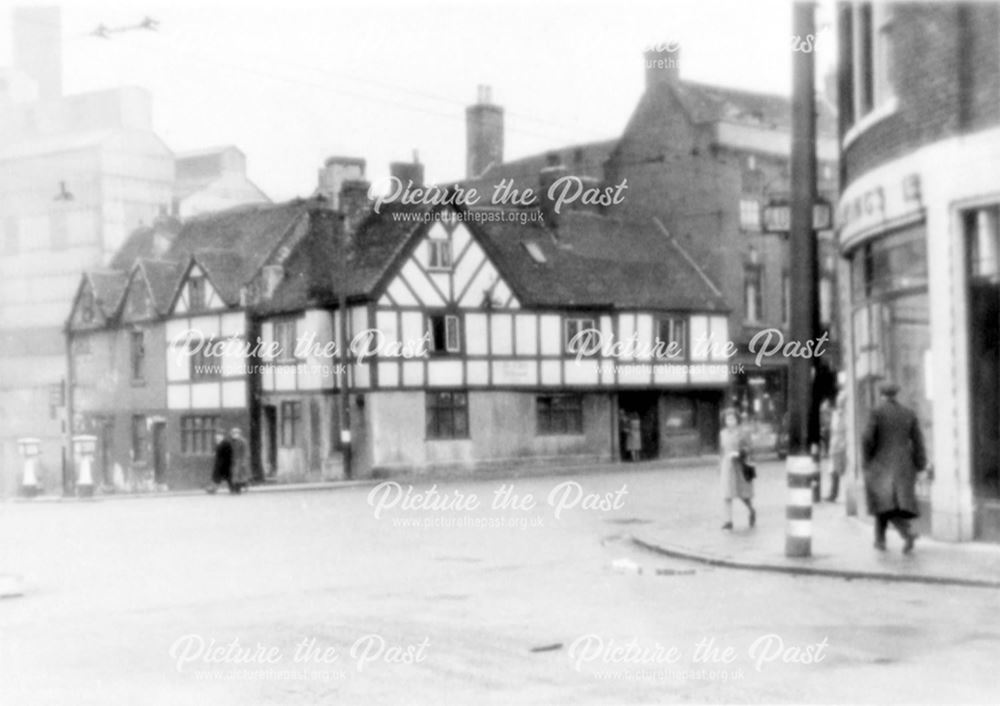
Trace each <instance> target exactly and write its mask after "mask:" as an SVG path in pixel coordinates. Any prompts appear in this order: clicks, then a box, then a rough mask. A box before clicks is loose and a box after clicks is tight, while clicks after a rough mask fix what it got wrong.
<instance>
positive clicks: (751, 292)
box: [743, 264, 764, 324]
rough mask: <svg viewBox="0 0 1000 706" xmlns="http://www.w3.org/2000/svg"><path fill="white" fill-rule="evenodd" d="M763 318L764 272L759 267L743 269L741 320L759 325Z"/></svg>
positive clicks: (745, 267) (749, 265)
mask: <svg viewBox="0 0 1000 706" xmlns="http://www.w3.org/2000/svg"><path fill="white" fill-rule="evenodd" d="M763 317H764V270H763V268H762V267H761V266H760V265H755V264H748V265H745V266H744V268H743V320H744V321H745V322H746V323H748V324H756V323H760V321H761V320H762V319H763Z"/></svg>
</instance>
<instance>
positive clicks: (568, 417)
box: [535, 393, 584, 436]
mask: <svg viewBox="0 0 1000 706" xmlns="http://www.w3.org/2000/svg"><path fill="white" fill-rule="evenodd" d="M567 403H569V404H567ZM583 433H584V424H583V395H581V394H577V393H558V394H551V395H536V396H535V436H581V435H582V434H583Z"/></svg>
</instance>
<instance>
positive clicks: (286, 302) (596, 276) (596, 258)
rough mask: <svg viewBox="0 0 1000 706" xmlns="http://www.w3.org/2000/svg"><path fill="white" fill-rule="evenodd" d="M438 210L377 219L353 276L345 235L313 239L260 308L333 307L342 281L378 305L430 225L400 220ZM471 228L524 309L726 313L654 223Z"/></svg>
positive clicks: (574, 219) (582, 215)
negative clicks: (342, 264)
mask: <svg viewBox="0 0 1000 706" xmlns="http://www.w3.org/2000/svg"><path fill="white" fill-rule="evenodd" d="M431 210H438V209H428V208H424V207H410V206H401V205H395V206H394V207H392V208H390V207H388V206H385V207H383V209H382V213H381V214H378V215H376V214H372V215H370V216H369V217H368V218H367V219H366V221H365V222H364V224H363V225H362V226H361V228H359V231H358V234H357V237H356V238H355V240H354V247H353V249H352V251H351V253H350V255H349V258H348V274H347V276H346V278H344V277H343V276H342V275H341V273H340V271H339V265H338V263H339V261H340V256H341V247H340V245H339V242H340V240H339V238H333V239H331V238H329V237H327V236H324V234H322V233H320V232H318V231H316V232H313V233H311V234H310V235H309V236H307V237H306V238H304V239H303V240H302V241H301V242H300V244H299V247H298V248H296V250H295V251H294V252H293V254H292V255H291V256H290V257H289V258H288V260H287V261H286V262H285V264H284V272H285V278H284V279H283V280H282V282H281V283H280V284H279V286H278V287H277V289H276V290H275V292H274V295H273V297H272V298H271V299H269V300H268V301H267V302H265V303H264V304H262V305H261V306H260V307H258V311H259V312H260V313H265V314H268V313H270V314H273V313H278V312H290V311H295V310H300V309H302V308H307V307H310V306H323V305H333V304H335V303H336V301H337V296H339V294H340V292H339V291H338V286H337V285H338V283H339V282H344V284H345V287H344V290H345V293H346V295H347V296H348V297H350V298H357V299H361V298H363V299H374V298H377V297H378V296H379V295H380V294H381V289H382V288H383V287H384V286H385V284H386V283H387V281H388V280H389V279H390V278H391V277H392V276H393V275H394V274H395V272H396V270H397V268H398V267H399V266H400V263H401V262H402V259H403V258H404V257H405V256H407V255H408V254H409V252H410V251H411V249H412V248H413V247H415V246H416V245H417V243H419V242H420V240H421V239H422V238H423V236H424V235H425V234H426V232H427V229H428V228H429V227H430V224H429V223H424V222H422V221H421V222H414V221H413V220H402V219H397V218H394V217H393V215H394V214H399V213H401V212H404V211H409V212H411V213H420V214H425V213H428V212H429V211H431ZM459 210H462V209H459ZM465 226H466V227H467V228H468V229H469V231H470V232H471V233H472V235H473V237H474V238H475V239H476V240H477V241H478V242H479V243H480V244H481V245H482V246H483V249H484V250H485V251H486V252H487V255H488V256H489V257H490V259H491V260H492V262H493V264H494V265H495V266H496V267H497V269H498V270H499V272H500V274H501V275H502V276H503V277H504V278H505V279H506V280H507V282H508V284H509V285H510V287H511V289H513V291H514V293H515V294H516V295H517V297H518V299H519V300H520V301H521V303H522V305H525V306H535V307H552V308H567V307H592V308H601V309H639V308H654V309H671V310H677V311H681V310H692V311H694V310H697V311H720V312H723V311H726V310H727V306H726V304H725V301H724V300H723V298H722V297H721V296H720V295H719V294H718V292H717V291H713V288H712V287H711V286H710V285H709V284H708V283H707V282H706V280H705V277H704V275H703V274H702V273H700V272H698V271H697V270H696V269H695V268H694V267H693V266H692V265H691V264H689V262H688V261H687V259H686V258H685V257H684V256H683V255H682V254H681V252H680V251H679V250H678V249H677V247H676V246H675V245H674V244H673V243H672V242H671V239H670V238H669V237H668V236H666V235H664V234H663V232H662V231H660V230H659V229H658V228H657V227H656V225H655V224H654V223H653V222H652V221H650V222H647V223H627V222H623V221H619V220H616V219H612V218H608V217H606V216H602V215H600V214H596V213H586V212H570V213H566V214H563V215H562V216H561V218H560V222H559V226H558V229H556V230H553V229H552V228H549V227H548V226H547V225H544V224H542V223H540V222H537V221H535V222H533V223H529V224H521V223H517V222H513V221H511V222H505V223H488V224H485V223H481V222H478V221H475V220H466V221H465ZM529 242H530V243H534V244H535V245H534V246H533V247H534V248H536V249H537V251H540V252H541V253H542V254H543V256H544V259H545V262H543V263H540V262H538V261H537V260H536V259H535V258H534V257H533V256H532V255H531V254H530V253H529V251H528V249H527V248H526V247H525V243H529Z"/></svg>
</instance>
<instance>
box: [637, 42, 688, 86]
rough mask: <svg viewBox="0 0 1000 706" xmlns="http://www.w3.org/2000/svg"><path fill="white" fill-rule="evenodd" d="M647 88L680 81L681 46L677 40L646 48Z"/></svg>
mask: <svg viewBox="0 0 1000 706" xmlns="http://www.w3.org/2000/svg"><path fill="white" fill-rule="evenodd" d="M644 56H645V59H646V88H647V89H649V88H653V87H654V86H656V85H658V84H661V83H663V84H671V83H677V82H678V81H680V69H681V47H680V44H679V43H678V42H676V41H670V42H661V43H659V44H655V45H653V46H652V47H650V48H649V49H648V50H646V53H645V54H644Z"/></svg>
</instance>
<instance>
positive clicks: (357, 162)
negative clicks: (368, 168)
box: [316, 157, 365, 210]
mask: <svg viewBox="0 0 1000 706" xmlns="http://www.w3.org/2000/svg"><path fill="white" fill-rule="evenodd" d="M364 178H365V160H363V159H361V158H360V157H330V158H328V159H327V160H326V162H324V163H323V167H322V169H320V170H319V175H318V184H317V186H316V196H322V197H323V198H325V199H326V200H327V203H328V204H329V205H330V208H332V209H334V210H339V209H340V192H341V189H342V188H343V185H344V184H345V183H346V182H347V181H350V180H352V179H364Z"/></svg>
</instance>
